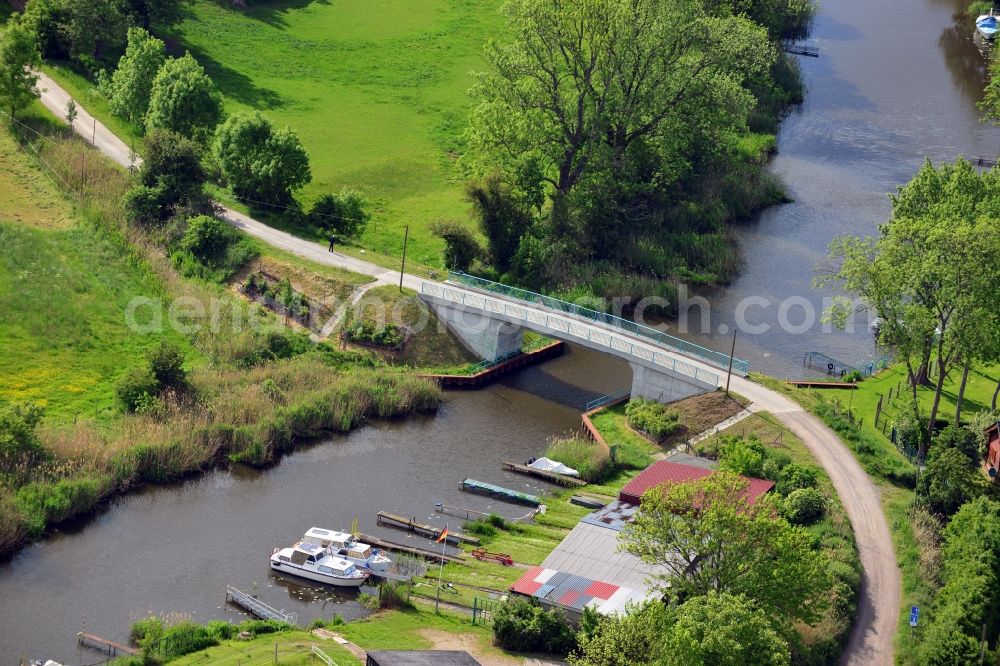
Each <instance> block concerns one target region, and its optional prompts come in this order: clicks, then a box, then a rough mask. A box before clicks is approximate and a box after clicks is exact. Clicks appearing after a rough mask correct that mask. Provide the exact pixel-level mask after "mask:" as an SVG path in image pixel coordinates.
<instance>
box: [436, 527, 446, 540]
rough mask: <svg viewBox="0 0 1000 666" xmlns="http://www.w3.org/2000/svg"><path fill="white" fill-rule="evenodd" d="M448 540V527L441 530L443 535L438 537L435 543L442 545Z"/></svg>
mask: <svg viewBox="0 0 1000 666" xmlns="http://www.w3.org/2000/svg"><path fill="white" fill-rule="evenodd" d="M447 538H448V528H447V527H446V528H444V529H443V530H441V534H439V535H438V538H437V540H436V541H435V543H441V542H442V541H444V540H445V539H447Z"/></svg>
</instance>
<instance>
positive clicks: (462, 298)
mask: <svg viewBox="0 0 1000 666" xmlns="http://www.w3.org/2000/svg"><path fill="white" fill-rule="evenodd" d="M420 291H421V293H424V294H428V295H431V296H434V297H437V298H441V299H443V300H447V301H451V302H453V303H456V304H459V305H463V306H469V307H473V308H476V309H478V310H485V311H487V312H492V313H495V314H499V315H504V316H505V317H510V318H511V319H515V320H520V321H523V322H525V323H526V324H529V325H530V324H536V325H538V326H542V327H544V328H545V329H546V330H547V331H550V332H555V336H556V337H569V338H571V339H572V338H573V337H576V338H579V339H581V340H587V341H588V342H590V343H592V344H595V345H598V346H601V347H606V348H607V349H609V350H610V351H612V352H618V353H624V354H627V355H629V356H633V357H635V358H637V359H642V360H644V361H647V362H649V363H652V364H653V365H658V366H660V367H662V368H664V369H665V370H671V371H673V372H676V373H677V374H681V375H685V376H687V377H691V378H693V379H697V380H698V381H701V382H704V383H705V384H707V385H710V386H718V385H719V375H717V374H715V373H714V372H709V371H708V370H705V369H704V368H701V367H699V366H697V365H695V364H694V363H688V362H687V361H684V360H682V359H681V358H678V357H677V356H675V355H671V354H667V353H664V352H662V351H656V349H655V348H651V347H649V346H644V345H638V344H634V343H633V338H630V337H626V336H624V335H616V334H615V333H612V332H611V331H608V330H606V329H603V328H595V327H593V326H587V325H585V324H583V323H582V322H580V323H577V321H576V320H575V319H573V318H570V317H564V316H559V315H555V314H552V315H550V314H549V313H547V312H545V311H544V310H538V309H530V308H526V307H523V306H521V305H518V304H516V303H511V302H510V301H509V300H505V299H501V298H490V297H489V296H486V295H484V294H475V293H469V292H466V291H462V290H460V289H453V288H449V287H448V286H447V285H443V284H440V283H438V282H424V283H422V284H421V286H420ZM727 358H728V357H727Z"/></svg>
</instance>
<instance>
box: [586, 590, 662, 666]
mask: <svg viewBox="0 0 1000 666" xmlns="http://www.w3.org/2000/svg"><path fill="white" fill-rule="evenodd" d="M628 611H629V612H628V613H626V614H624V615H612V616H599V617H598V618H597V619H596V624H595V626H594V627H593V628H592V629H591V630H589V631H587V630H585V629H583V628H582V627H581V629H582V630H581V632H580V636H579V647H578V649H577V650H576V652H574V654H573V655H571V656H570V658H569V663H571V664H573V665H574V666H647V665H648V666H652V665H653V664H660V663H662V659H663V657H664V653H665V641H664V637H665V636H666V635H667V634H668V632H669V631H670V627H671V625H672V624H673V621H674V619H673V613H672V611H671V610H670V609H668V608H667V606H666V605H664V604H663V603H661V602H659V601H649V602H646V603H645V604H643V605H642V606H639V607H638V608H630V609H628ZM581 625H582V621H581Z"/></svg>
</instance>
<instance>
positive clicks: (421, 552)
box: [355, 532, 465, 564]
mask: <svg viewBox="0 0 1000 666" xmlns="http://www.w3.org/2000/svg"><path fill="white" fill-rule="evenodd" d="M355 536H356V537H357V538H358V539H360V540H361V541H364V542H365V543H369V544H371V545H373V546H378V547H379V548H384V549H386V550H393V551H396V552H398V553H406V554H408V555H416V556H417V557H423V558H426V559H428V560H437V561H441V560H444V561H445V562H453V563H455V564H464V563H465V559H464V558H462V557H456V556H454V555H447V554H445V553H442V552H441V551H433V550H430V549H429V548H419V547H417V546H406V545H404V544H401V543H396V542H395V541H386V540H385V539H380V538H379V537H377V536H374V535H371V534H362V533H360V532H359V533H358V534H356V535H355Z"/></svg>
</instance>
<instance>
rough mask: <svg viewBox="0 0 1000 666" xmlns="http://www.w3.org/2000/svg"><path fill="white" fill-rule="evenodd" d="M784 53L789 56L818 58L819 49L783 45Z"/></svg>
mask: <svg viewBox="0 0 1000 666" xmlns="http://www.w3.org/2000/svg"><path fill="white" fill-rule="evenodd" d="M781 48H782V50H784V52H785V53H789V54H791V55H800V56H806V57H809V58H818V57H819V49H818V48H817V47H815V46H805V45H803V44H785V45H783V46H782V47H781Z"/></svg>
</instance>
